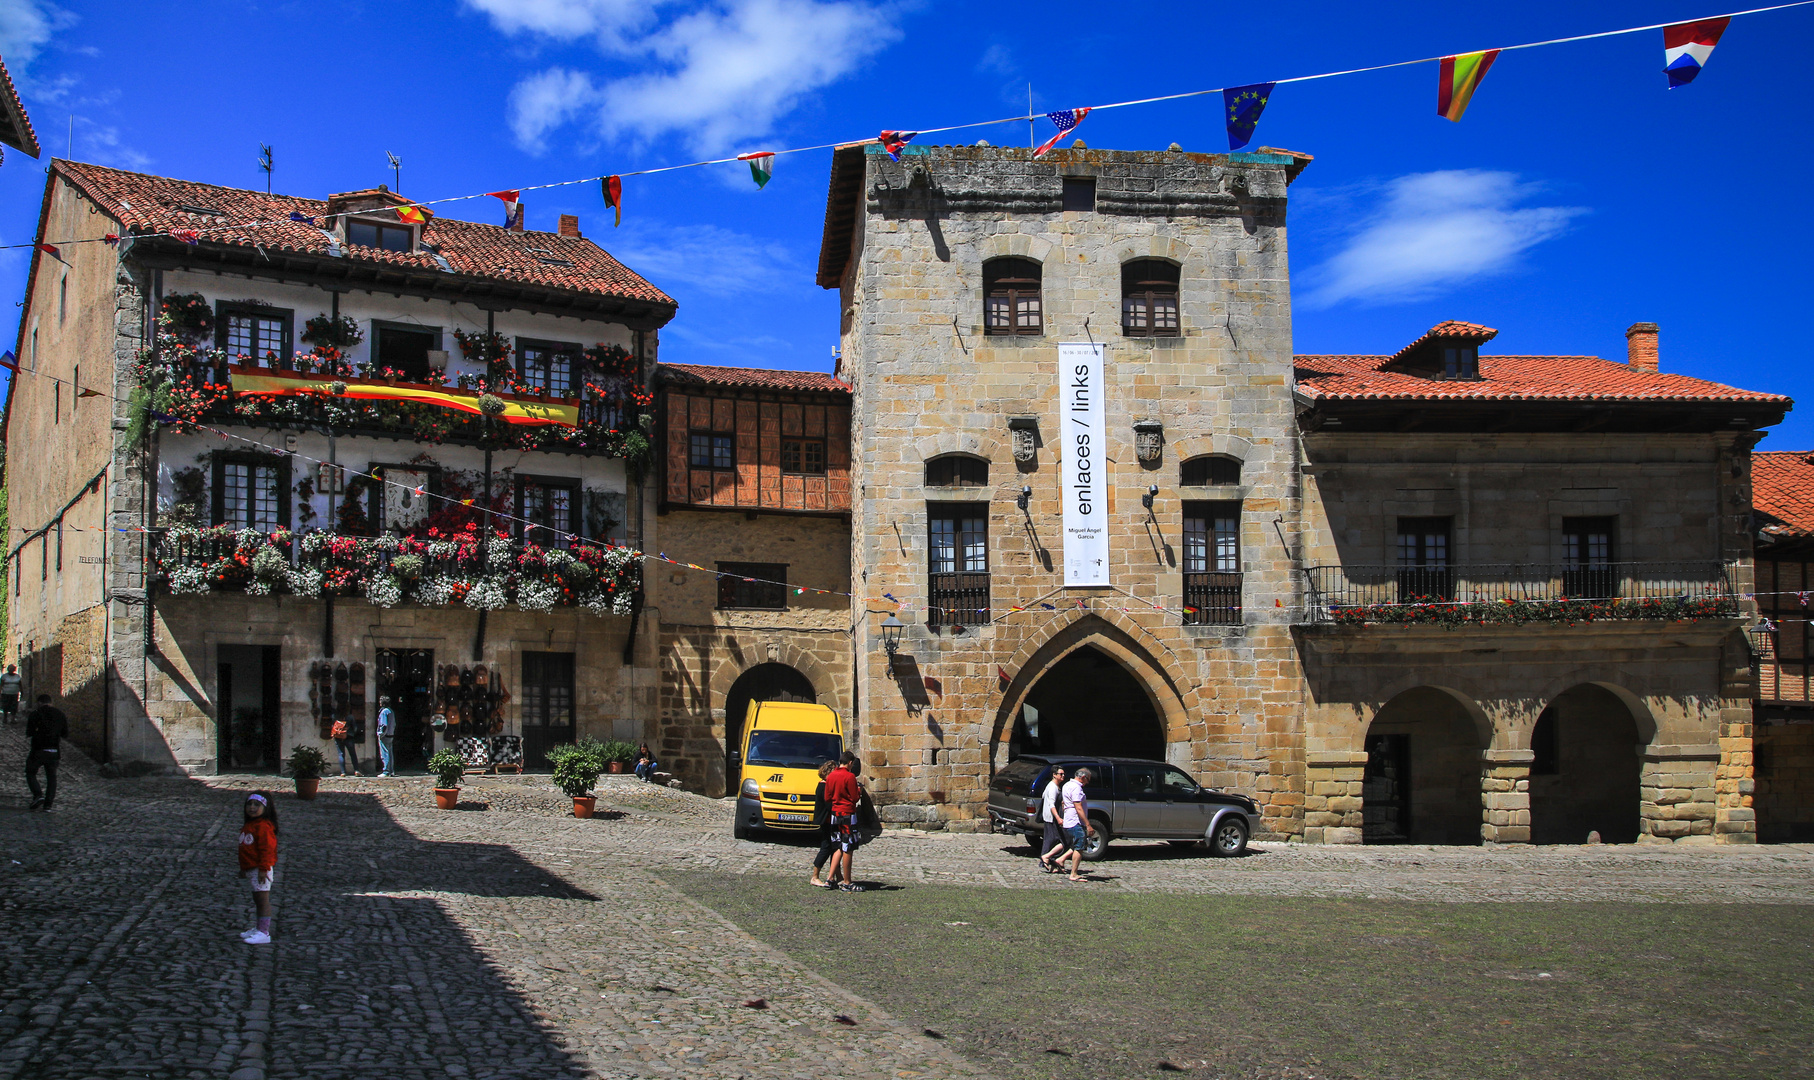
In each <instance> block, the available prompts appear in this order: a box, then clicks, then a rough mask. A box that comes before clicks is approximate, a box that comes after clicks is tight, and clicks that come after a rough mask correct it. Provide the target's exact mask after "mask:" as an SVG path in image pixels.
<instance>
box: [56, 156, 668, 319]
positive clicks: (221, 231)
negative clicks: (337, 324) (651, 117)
mask: <svg viewBox="0 0 1814 1080" xmlns="http://www.w3.org/2000/svg"><path fill="white" fill-rule="evenodd" d="M52 165H53V167H54V168H55V169H56V170H57V171H58V172H60V173H62V174H63V175H64V176H67V177H68V178H69V179H70V180H71V182H73V183H74V184H76V186H77V187H79V188H80V189H81V190H82V191H83V193H84V194H86V195H87V196H88V197H89V198H90V199H92V200H94V201H95V203H97V204H98V205H99V206H101V207H102V208H103V209H104V210H106V211H107V212H108V213H109V214H111V215H113V216H114V217H115V218H117V219H119V221H120V223H121V225H123V226H124V227H125V229H126V230H127V231H132V230H135V229H136V230H141V231H149V232H167V231H174V230H185V229H193V230H195V231H197V232H198V233H200V236H201V241H202V243H204V244H231V245H236V246H239V247H255V246H262V247H264V248H266V249H269V250H271V251H282V252H296V253H300V254H308V255H327V254H329V245H328V236H327V235H326V234H325V233H323V232H322V230H320V229H318V228H315V227H314V226H312V225H308V224H304V223H302V222H297V221H291V220H290V215H291V214H292V213H298V214H301V215H302V216H303V217H305V218H313V219H315V220H316V221H317V222H320V221H321V220H322V218H323V216H324V215H325V214H326V212H327V203H326V202H324V201H323V200H320V199H303V198H298V197H296V196H292V195H266V194H265V193H264V192H262V191H247V190H243V189H240V188H228V187H219V186H217V185H214V184H201V183H196V182H194V181H190V180H172V179H169V178H167V177H162V176H149V175H146V174H144V173H133V172H123V171H121V170H118V169H108V168H103V167H101V166H99V165H88V164H83V163H81V162H74V161H62V160H57V161H54V162H53V163H52ZM431 209H432V208H431ZM208 211H215V212H214V213H209V212H208ZM422 239H423V242H424V243H425V244H430V245H433V246H434V248H435V249H436V251H438V253H439V254H440V256H441V257H442V258H444V259H446V260H447V269H448V270H449V271H451V272H453V273H455V274H463V275H469V276H472V277H480V278H489V279H494V280H503V281H518V282H524V283H528V284H532V285H538V286H541V287H544V288H555V289H563V290H569V291H572V292H578V293H589V294H594V295H602V296H612V297H622V298H625V299H630V300H641V301H645V302H648V303H651V304H657V305H661V306H664V307H667V308H670V309H672V308H673V307H675V306H676V305H675V303H674V299H673V298H672V297H670V296H669V295H668V294H667V293H664V292H662V291H661V290H660V289H658V288H656V287H655V286H653V285H651V284H649V282H647V281H645V280H643V278H642V277H641V276H639V275H638V274H636V273H635V272H634V271H632V270H630V269H629V268H628V267H626V266H625V265H624V264H623V263H620V262H618V261H617V260H616V259H614V258H612V257H611V255H610V254H609V253H608V252H606V251H605V250H604V249H603V248H600V247H599V246H598V245H597V244H595V243H593V242H592V241H590V240H586V239H583V238H581V237H576V236H562V235H560V234H559V233H546V232H512V231H511V230H509V229H504V228H501V227H499V226H496V225H479V224H476V223H474V222H469V221H455V220H451V219H448V218H443V217H436V218H433V219H431V220H430V221H429V222H428V224H427V225H425V226H424V227H423V232H422ZM341 251H342V252H343V255H342V257H343V258H346V259H349V260H353V261H357V262H363V263H376V264H390V265H393V266H397V267H399V268H409V269H414V270H424V271H428V272H431V273H434V272H441V266H440V264H439V263H438V262H436V260H435V256H434V254H432V253H430V252H428V251H420V252H403V251H387V250H384V249H381V248H370V247H362V246H354V245H344V246H342V248H341Z"/></svg>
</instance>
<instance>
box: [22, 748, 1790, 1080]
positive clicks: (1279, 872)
mask: <svg viewBox="0 0 1814 1080" xmlns="http://www.w3.org/2000/svg"><path fill="white" fill-rule="evenodd" d="M8 734H9V736H10V733H8ZM6 741H7V743H8V746H9V748H10V746H11V739H10V738H9V739H8V740H6ZM64 779H65V781H66V783H65V786H64V789H63V791H62V792H61V793H60V795H59V797H58V801H57V806H56V810H55V811H54V812H52V813H50V814H29V813H26V812H24V809H23V807H24V803H25V799H24V797H23V792H22V790H20V789H21V786H22V785H21V784H20V783H19V780H18V778H17V776H16V775H15V772H14V770H11V769H9V770H8V771H7V773H6V774H5V779H4V781H3V786H0V818H3V819H4V825H3V827H0V836H4V838H5V839H4V841H3V844H4V854H3V856H0V857H3V858H4V865H3V866H0V905H3V912H4V918H5V919H6V921H7V924H8V926H9V933H8V934H7V936H6V944H5V946H4V951H3V952H0V956H3V957H4V960H3V963H4V978H3V980H0V995H3V996H0V1001H3V1003H4V1007H3V1008H0V1077H6V1078H12V1077H30V1078H39V1077H43V1078H56V1080H62V1078H68V1080H81V1078H88V1077H140V1076H144V1077H185V1078H187V1077H197V1078H200V1077H232V1078H234V1080H254V1078H258V1077H368V1076H395V1077H425V1078H426V1077H441V1076H452V1077H464V1078H473V1080H477V1078H481V1077H537V1078H549V1077H573V1078H579V1077H610V1078H617V1077H652V1076H702V1077H725V1078H730V1077H739V1076H741V1077H748V1078H752V1080H754V1078H757V1077H762V1078H771V1077H772V1078H791V1077H814V1076H820V1075H825V1074H826V1073H827V1072H828V1071H830V1072H835V1073H837V1074H839V1075H845V1076H854V1077H912V1076H928V1077H939V1076H953V1077H957V1076H980V1075H988V1072H987V1071H986V1070H985V1069H984V1068H983V1067H981V1066H980V1065H978V1064H976V1063H974V1062H972V1061H969V1060H966V1059H965V1058H964V1057H963V1056H960V1053H959V1052H958V1051H957V1050H955V1049H954V1048H953V1044H952V1043H951V1042H949V1041H947V1040H941V1039H934V1038H932V1037H930V1036H928V1035H927V1034H925V1033H924V1032H923V1031H922V1029H921V1028H920V1027H919V1026H918V1025H917V1024H916V1023H915V1022H913V1021H912V1020H911V1019H909V1018H907V1017H904V1016H899V1015H894V1014H893V1013H891V1011H890V1005H889V1001H888V998H889V992H888V990H887V988H885V987H879V986H874V985H868V984H867V983H866V982H865V980H864V979H863V977H862V976H860V975H854V974H845V975H840V973H839V972H836V971H813V970H809V969H808V968H807V967H806V966H804V965H802V964H801V963H799V962H798V961H797V960H795V959H790V958H789V956H787V955H784V954H783V953H781V952H779V951H777V950H775V949H774V948H771V947H769V946H768V945H764V944H762V943H760V942H759V941H758V940H757V939H756V938H755V937H753V936H752V935H751V934H750V933H748V932H746V931H745V930H744V929H741V928H739V926H737V925H733V924H732V923H731V922H729V921H727V920H726V919H725V918H723V917H721V916H720V915H718V914H715V913H714V912H713V911H712V910H709V909H708V908H706V907H703V906H701V904H700V903H698V902H696V901H695V900H694V899H690V898H689V896H688V895H687V894H683V892H682V891H681V890H680V889H679V888H677V887H675V886H674V885H672V884H670V883H669V882H668V881H667V880H664V875H681V876H683V877H687V878H688V879H689V880H693V881H695V882H696V881H697V880H698V878H699V875H701V874H703V875H706V876H707V877H714V876H715V877H719V878H721V879H723V880H724V881H725V882H727V883H729V882H731V881H733V880H736V879H738V878H743V879H746V880H747V879H749V876H751V875H755V876H757V877H767V878H771V879H779V878H803V877H804V868H805V864H806V862H807V861H808V857H809V855H810V848H805V847H801V846H797V845H791V844H783V843H740V842H737V841H734V840H732V838H731V836H730V829H729V811H728V806H727V805H726V804H725V803H724V802H722V801H719V800H708V799H703V798H700V797H697V796H693V795H690V794H686V793H684V792H679V791H669V790H666V789H661V788H656V787H653V786H650V785H644V784H641V783H638V782H636V781H634V780H633V779H629V778H609V777H607V778H605V779H604V780H603V781H602V783H601V789H600V814H599V817H598V818H595V819H594V820H591V821H579V820H575V819H574V818H572V817H571V816H569V814H568V812H567V809H566V807H565V806H564V805H563V804H564V803H565V802H566V800H565V799H563V798H562V797H561V796H560V795H559V793H558V792H556V791H554V790H553V788H552V787H551V786H550V785H549V784H548V783H547V780H546V778H545V777H538V776H533V775H532V776H527V777H523V778H521V779H518V778H514V777H513V778H509V779H483V780H481V779H479V778H476V777H474V778H469V780H470V782H469V784H468V786H466V787H465V788H464V789H463V790H462V795H461V811H459V812H452V813H450V812H445V811H436V810H435V809H434V808H433V802H432V799H431V798H430V793H429V791H428V787H429V784H430V781H429V780H428V779H427V778H421V779H406V780H397V781H389V782H385V781H379V780H374V779H344V780H342V779H330V780H329V781H327V782H326V784H325V785H324V787H325V790H324V791H323V792H322V794H321V796H320V797H319V798H318V799H316V800H315V801H313V802H301V801H298V800H296V799H295V798H293V797H292V796H290V795H289V794H288V793H287V792H280V793H279V794H278V805H279V807H280V809H281V813H282V819H281V820H282V827H283V833H282V836H283V841H282V851H283V854H282V858H281V861H280V863H279V872H278V886H277V891H276V904H277V929H276V933H275V937H276V941H275V943H274V944H273V945H272V946H271V947H269V948H249V947H247V946H245V945H243V944H241V943H240V942H239V941H238V940H237V939H236V938H235V936H234V934H235V932H236V931H237V930H238V929H239V928H240V927H241V926H242V924H244V922H245V920H246V917H247V915H248V912H247V911H246V910H245V909H246V907H247V904H246V900H247V898H246V896H245V889H244V885H243V883H242V882H240V881H239V880H237V879H236V878H235V877H234V862H233V853H232V849H233V842H234V837H235V834H236V830H237V822H236V820H235V818H236V815H237V813H238V808H239V803H240V800H239V798H238V793H239V792H240V791H242V790H248V789H250V788H252V787H253V786H254V781H253V780H252V779H251V778H234V779H226V778H221V779H215V780H207V781H201V780H186V779H175V778H155V777H154V778H143V779H137V780H115V781H108V780H100V779H95V778H93V777H92V775H91V774H89V773H87V772H85V771H84V769H83V768H81V767H80V763H79V759H78V761H73V762H72V763H71V767H70V768H69V769H68V770H67V771H66V774H65V778H64ZM858 869H859V876H860V877H861V878H863V879H865V880H869V881H873V882H877V883H879V884H881V885H883V886H884V887H887V888H890V889H894V888H898V889H901V890H912V889H916V888H933V887H937V886H940V885H943V886H959V887H961V888H964V889H968V890H986V891H990V892H997V893H999V894H1000V895H1001V896H1002V903H1004V904H1008V905H1012V904H1014V903H1016V900H1015V897H1016V896H1021V897H1024V896H1026V895H1027V894H1028V893H1029V892H1036V891H1039V890H1055V889H1062V888H1064V886H1062V885H1060V884H1059V883H1058V880H1057V879H1055V878H1054V879H1047V878H1045V877H1043V876H1042V875H1039V874H1036V873H1034V872H1033V869H1032V866H1031V860H1030V859H1029V858H1028V857H1027V854H1026V850H1025V847H1024V845H1022V844H1020V843H1019V842H1018V841H1017V840H1015V841H1011V840H1009V839H1008V838H1004V837H1000V836H990V835H987V834H958V833H928V832H914V831H897V832H890V833H888V834H886V835H885V836H883V837H882V838H881V839H879V840H878V841H876V842H875V843H873V844H871V845H869V846H868V847H866V848H865V849H864V851H863V853H862V856H861V860H860V863H859V867H858ZM1096 870H1097V874H1096V876H1097V878H1098V879H1099V880H1098V881H1096V883H1095V884H1093V885H1092V886H1090V887H1089V888H1090V889H1092V890H1100V891H1101V894H1105V895H1106V894H1113V895H1119V896H1123V897H1126V898H1127V899H1128V901H1129V902H1130V903H1139V902H1140V901H1139V897H1140V895H1141V894H1146V895H1148V896H1152V895H1165V894H1170V895H1177V894H1192V893H1194V894H1209V895H1215V896H1223V897H1231V898H1232V897H1254V896H1261V897H1306V898H1379V899H1388V900H1406V901H1438V902H1456V903H1473V902H1479V901H1483V900H1484V901H1499V902H1504V903H1506V904H1508V905H1510V904H1529V903H1537V902H1556V901H1570V902H1573V901H1618V902H1622V903H1627V904H1631V903H1636V904H1640V905H1643V904H1664V905H1682V904H1746V905H1792V906H1799V905H1807V904H1810V903H1814V847H1810V846H1807V845H1779V846H1768V847H1724V846H1722V847H1701V848H1662V847H1655V848H1653V847H1630V846H1621V847H1613V846H1602V847H1570V848H1546V847H1522V846H1521V847H1517V848H1484V849H1480V848H1472V849H1468V848H1430V847H1399V848H1393V849H1389V850H1388V849H1380V848H1365V849H1363V848H1338V847H1330V846H1308V845H1300V844H1293V845H1284V844H1261V845H1256V847H1255V853H1254V854H1253V855H1251V856H1249V857H1247V858H1243V859H1238V860H1218V859H1212V858H1208V857H1204V856H1179V855H1178V854H1177V853H1175V852H1174V851H1172V849H1170V848H1168V847H1166V846H1165V845H1138V844H1125V845H1119V846H1118V847H1117V849H1116V851H1115V854H1114V855H1113V856H1112V858H1111V860H1110V861H1108V862H1105V863H1101V864H1096ZM799 887H800V889H801V891H802V892H803V893H804V892H807V891H808V890H806V887H805V885H804V884H803V883H801V884H800V886H799ZM691 895H694V896H697V895H700V894H699V892H698V890H697V889H694V890H693V891H692V893H691ZM815 898H817V897H816V896H815ZM822 899H823V903H824V905H825V906H827V907H830V908H834V909H836V908H837V907H838V906H839V905H844V907H843V908H842V910H843V911H844V912H846V913H848V914H850V915H851V916H855V915H856V914H857V913H858V909H857V907H855V906H854V905H861V904H863V903H865V902H866V901H872V900H875V899H878V898H875V897H862V896H858V897H847V896H841V895H825V896H823V897H822ZM876 945H877V947H878V948H885V947H886V943H885V942H878V943H876ZM953 959H954V961H955V962H959V963H961V962H962V957H961V954H960V955H958V956H955V957H953ZM853 970H856V969H854V968H853ZM757 999H760V1000H761V1002H762V1003H763V1005H765V1006H766V1007H764V1008H752V1007H749V1006H748V1005H747V1004H746V1003H748V1002H752V1001H756V1000H757ZM840 1017H842V1018H843V1019H842V1020H841V1019H840ZM845 1021H852V1022H851V1023H847V1022H845ZM1258 1022H1263V1020H1259V1021H1258Z"/></svg>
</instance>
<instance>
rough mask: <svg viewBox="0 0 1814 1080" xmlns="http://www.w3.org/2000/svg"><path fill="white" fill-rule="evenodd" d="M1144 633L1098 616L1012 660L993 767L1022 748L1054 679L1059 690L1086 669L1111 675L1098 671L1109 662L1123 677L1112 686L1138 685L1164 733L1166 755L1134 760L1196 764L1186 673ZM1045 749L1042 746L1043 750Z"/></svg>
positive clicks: (993, 741)
mask: <svg viewBox="0 0 1814 1080" xmlns="http://www.w3.org/2000/svg"><path fill="white" fill-rule="evenodd" d="M1140 629H1141V628H1140V627H1139V625H1138V624H1131V625H1130V627H1125V628H1124V627H1123V626H1122V625H1120V623H1119V621H1110V619H1109V618H1104V617H1103V616H1100V615H1097V614H1093V613H1092V614H1089V615H1080V616H1078V617H1077V618H1076V619H1074V620H1073V621H1071V622H1069V623H1067V624H1063V625H1061V626H1055V627H1052V628H1050V629H1049V630H1047V631H1045V632H1044V633H1043V634H1042V635H1041V637H1040V638H1039V639H1038V640H1037V641H1036V642H1028V643H1027V645H1026V646H1024V647H1023V648H1022V650H1021V652H1020V654H1018V655H1017V656H1016V657H1015V658H1014V659H1013V660H1012V661H1010V664H1011V665H1012V666H1011V667H1009V668H1006V670H1009V671H1012V672H1013V675H1012V677H1011V680H1010V683H1009V685H1008V687H1007V688H1006V690H1005V691H1004V692H1003V694H1002V703H1001V706H1000V707H999V708H998V710H997V711H996V715H995V723H994V727H993V730H992V731H991V737H990V746H991V755H990V759H991V763H992V766H993V767H994V768H1000V767H1001V766H1002V765H1004V764H1006V763H1007V760H1008V758H1009V756H1010V754H1011V753H1013V752H1014V751H1015V750H1016V749H1017V748H1016V747H1015V746H1014V743H1015V741H1016V739H1015V736H1016V734H1017V733H1018V729H1019V728H1020V726H1021V724H1022V722H1023V709H1022V707H1023V706H1024V705H1025V704H1026V703H1027V702H1028V700H1030V699H1031V700H1034V702H1035V708H1038V700H1039V698H1038V697H1036V696H1035V691H1036V690H1038V688H1039V687H1040V686H1041V684H1042V683H1043V681H1044V680H1045V678H1046V677H1047V676H1048V675H1049V674H1052V673H1054V672H1058V673H1059V680H1060V681H1059V683H1058V684H1055V685H1063V684H1064V683H1065V681H1066V680H1067V679H1069V678H1071V676H1072V673H1073V672H1074V670H1082V667H1083V665H1086V664H1087V665H1089V666H1091V667H1092V668H1093V669H1094V670H1097V671H1104V672H1106V671H1107V669H1104V668H1101V667H1099V666H1098V665H1101V664H1102V663H1104V662H1107V663H1108V664H1111V665H1113V666H1114V667H1115V668H1118V669H1119V671H1118V672H1115V673H1111V680H1110V681H1112V682H1113V683H1115V684H1116V685H1125V684H1123V683H1122V680H1123V679H1125V680H1126V683H1127V684H1132V686H1134V687H1135V688H1137V689H1138V691H1139V693H1140V694H1141V695H1142V696H1144V697H1145V699H1146V703H1147V708H1148V709H1150V710H1151V714H1152V717H1153V719H1154V721H1156V725H1157V728H1158V732H1159V741H1158V742H1157V744H1156V745H1157V746H1158V747H1159V748H1160V750H1161V753H1158V754H1151V755H1148V754H1138V755H1135V754H1129V756H1141V757H1145V756H1152V757H1162V758H1164V759H1165V760H1169V761H1173V762H1174V763H1175V764H1180V765H1190V764H1193V762H1192V756H1191V754H1190V750H1189V747H1190V740H1191V733H1192V730H1193V729H1192V725H1191V723H1190V720H1189V716H1188V713H1187V711H1186V708H1185V702H1184V698H1183V696H1182V695H1181V694H1180V693H1179V690H1178V687H1179V684H1180V681H1181V676H1182V670H1181V669H1180V668H1179V666H1178V664H1177V661H1176V658H1174V657H1171V656H1169V654H1159V655H1155V654H1154V653H1153V652H1152V651H1150V650H1148V649H1147V648H1146V647H1145V645H1144V644H1143V643H1142V642H1140V641H1139V640H1137V639H1136V638H1135V636H1134V633H1133V632H1131V631H1139V630H1140ZM1079 653H1085V656H1084V657H1081V658H1080V659H1079V660H1077V661H1076V662H1074V663H1072V664H1067V661H1068V660H1069V659H1070V658H1071V657H1072V656H1073V655H1074V654H1079ZM1061 669H1062V670H1061ZM1129 700H1130V701H1131V700H1132V699H1131V698H1130V699H1129ZM1042 715H1043V714H1042ZM1135 726H1136V727H1137V728H1138V727H1139V726H1140V725H1139V724H1138V723H1137V724H1136V725H1135ZM1042 728H1043V724H1042ZM1141 738H1145V739H1146V740H1147V741H1146V742H1145V743H1143V745H1145V746H1147V747H1148V748H1149V749H1150V748H1151V747H1152V746H1153V745H1154V743H1153V742H1152V740H1151V737H1150V736H1142V737H1141ZM1044 748H1045V747H1044V743H1043V741H1042V743H1041V749H1044ZM1054 750H1055V751H1056V750H1058V747H1056V746H1055V747H1054ZM1088 752H1090V753H1102V752H1103V751H1100V750H1090V751H1088Z"/></svg>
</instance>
